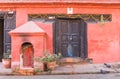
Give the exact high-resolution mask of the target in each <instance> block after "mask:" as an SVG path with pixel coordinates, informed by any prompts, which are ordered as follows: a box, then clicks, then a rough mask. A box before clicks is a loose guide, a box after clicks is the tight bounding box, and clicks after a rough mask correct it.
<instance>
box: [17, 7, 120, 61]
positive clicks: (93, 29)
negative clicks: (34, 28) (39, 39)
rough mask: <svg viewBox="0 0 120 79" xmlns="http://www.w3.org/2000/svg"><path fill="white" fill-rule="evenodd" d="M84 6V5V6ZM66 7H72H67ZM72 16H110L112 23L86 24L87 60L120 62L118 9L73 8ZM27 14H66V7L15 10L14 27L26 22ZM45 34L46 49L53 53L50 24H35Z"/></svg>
mask: <svg viewBox="0 0 120 79" xmlns="http://www.w3.org/2000/svg"><path fill="white" fill-rule="evenodd" d="M85 6H86V5H85ZM68 7H72V5H71V6H68ZM72 8H73V14H112V21H111V22H107V23H105V25H104V26H100V23H96V24H92V23H88V25H87V26H88V58H93V63H104V62H117V61H120V31H119V29H120V22H119V21H120V17H119V16H120V9H117V8H112V7H111V8H109V7H107V6H105V5H103V6H102V7H92V5H91V6H90V7H84V6H83V5H82V7H81V5H77V6H75V7H74V6H73V7H72ZM105 8H106V9H105ZM28 14H67V5H65V6H63V7H55V6H53V7H51V8H50V7H49V6H47V7H44V8H43V7H42V8H40V7H38V8H30V7H29V8H17V9H16V26H17V27H19V26H20V25H22V24H24V23H26V22H27V21H28ZM36 23H37V24H38V25H39V26H40V27H41V28H42V29H44V30H45V31H46V33H47V47H46V48H47V49H49V50H50V51H51V52H52V51H53V45H52V43H53V41H52V40H53V38H52V37H53V34H52V24H49V23H48V24H46V23H40V22H36Z"/></svg>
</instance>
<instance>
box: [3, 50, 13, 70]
mask: <svg viewBox="0 0 120 79" xmlns="http://www.w3.org/2000/svg"><path fill="white" fill-rule="evenodd" d="M2 63H3V65H4V67H5V68H11V51H10V50H7V52H6V53H4V55H3V59H2Z"/></svg>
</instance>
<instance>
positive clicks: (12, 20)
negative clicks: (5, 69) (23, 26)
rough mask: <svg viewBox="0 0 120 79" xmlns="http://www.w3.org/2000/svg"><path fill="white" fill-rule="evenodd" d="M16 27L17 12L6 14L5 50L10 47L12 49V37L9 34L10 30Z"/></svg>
mask: <svg viewBox="0 0 120 79" xmlns="http://www.w3.org/2000/svg"><path fill="white" fill-rule="evenodd" d="M15 27H16V14H15V12H14V13H13V14H8V13H7V12H6V13H5V14H4V52H7V50H8V49H10V50H11V37H10V35H9V34H8V32H9V31H11V30H13V29H15Z"/></svg>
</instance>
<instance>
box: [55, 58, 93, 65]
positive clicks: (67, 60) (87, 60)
mask: <svg viewBox="0 0 120 79" xmlns="http://www.w3.org/2000/svg"><path fill="white" fill-rule="evenodd" d="M57 63H58V64H91V63H92V59H91V58H85V59H83V58H80V57H66V58H61V59H60V60H58V62H57Z"/></svg>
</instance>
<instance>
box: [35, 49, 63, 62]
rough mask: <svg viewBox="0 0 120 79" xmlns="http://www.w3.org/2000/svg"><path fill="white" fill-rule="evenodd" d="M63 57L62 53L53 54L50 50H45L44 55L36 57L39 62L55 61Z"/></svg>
mask: <svg viewBox="0 0 120 79" xmlns="http://www.w3.org/2000/svg"><path fill="white" fill-rule="evenodd" d="M61 57H62V55H61V53H58V54H51V53H50V52H49V51H45V52H44V55H43V56H42V57H36V58H35V60H36V61H37V62H53V61H56V60H57V59H60V58H61Z"/></svg>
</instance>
